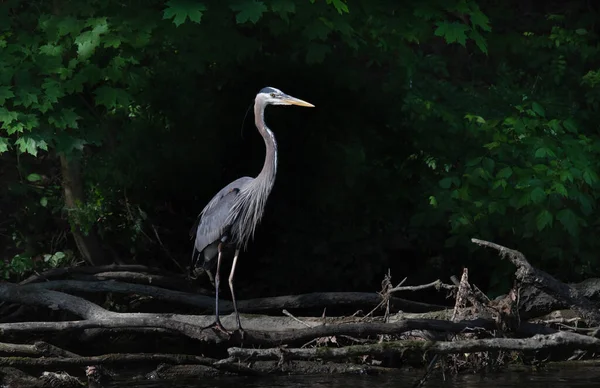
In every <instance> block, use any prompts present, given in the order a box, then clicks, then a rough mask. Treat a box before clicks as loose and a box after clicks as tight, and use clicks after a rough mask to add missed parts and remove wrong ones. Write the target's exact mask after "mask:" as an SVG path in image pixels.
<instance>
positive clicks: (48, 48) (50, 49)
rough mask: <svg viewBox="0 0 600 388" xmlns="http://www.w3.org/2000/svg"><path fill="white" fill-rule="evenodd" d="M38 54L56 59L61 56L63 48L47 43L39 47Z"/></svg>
mask: <svg viewBox="0 0 600 388" xmlns="http://www.w3.org/2000/svg"><path fill="white" fill-rule="evenodd" d="M40 52H41V53H42V54H46V55H49V56H51V57H57V56H59V55H61V54H62V52H63V48H62V46H55V45H53V44H50V43H48V44H45V45H43V46H41V47H40Z"/></svg>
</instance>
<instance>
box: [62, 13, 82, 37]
mask: <svg viewBox="0 0 600 388" xmlns="http://www.w3.org/2000/svg"><path fill="white" fill-rule="evenodd" d="M57 26H58V36H59V37H62V36H65V35H71V36H75V35H78V34H79V32H80V31H81V29H82V28H83V23H81V22H80V21H79V20H77V19H75V18H74V17H72V16H67V17H65V18H62V19H61V20H60V21H59V22H58V24H57Z"/></svg>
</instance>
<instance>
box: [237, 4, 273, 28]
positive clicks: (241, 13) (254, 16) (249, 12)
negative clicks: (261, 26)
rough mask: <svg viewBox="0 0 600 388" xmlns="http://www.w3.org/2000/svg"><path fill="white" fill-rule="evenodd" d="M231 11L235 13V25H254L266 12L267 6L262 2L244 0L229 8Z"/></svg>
mask: <svg viewBox="0 0 600 388" xmlns="http://www.w3.org/2000/svg"><path fill="white" fill-rule="evenodd" d="M229 8H231V10H232V11H236V12H237V15H235V21H236V22H237V24H242V23H246V22H248V21H249V22H252V23H254V24H256V22H258V20H259V19H260V18H261V16H262V14H263V13H265V12H266V11H267V6H266V5H265V3H263V2H262V1H256V0H244V1H239V2H237V3H235V4H232V5H230V6H229Z"/></svg>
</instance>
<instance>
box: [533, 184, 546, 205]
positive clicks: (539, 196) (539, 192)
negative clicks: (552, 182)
mask: <svg viewBox="0 0 600 388" xmlns="http://www.w3.org/2000/svg"><path fill="white" fill-rule="evenodd" d="M545 199H546V192H545V191H544V189H542V188H541V187H536V188H535V189H533V190H532V191H531V200H532V201H533V202H534V203H541V202H543V201H544V200H545Z"/></svg>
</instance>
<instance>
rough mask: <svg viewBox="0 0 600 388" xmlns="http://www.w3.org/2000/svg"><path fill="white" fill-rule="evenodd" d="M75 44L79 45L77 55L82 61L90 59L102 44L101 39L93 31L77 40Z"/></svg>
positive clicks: (85, 33) (83, 34)
mask: <svg viewBox="0 0 600 388" xmlns="http://www.w3.org/2000/svg"><path fill="white" fill-rule="evenodd" d="M75 44H77V55H78V56H79V58H81V59H86V58H88V57H90V56H91V55H92V54H93V53H94V51H95V50H96V47H98V45H99V44H100V37H99V36H97V35H94V33H93V32H92V31H86V32H84V33H82V34H81V35H79V36H78V37H77V38H75Z"/></svg>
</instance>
